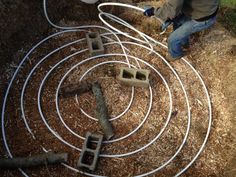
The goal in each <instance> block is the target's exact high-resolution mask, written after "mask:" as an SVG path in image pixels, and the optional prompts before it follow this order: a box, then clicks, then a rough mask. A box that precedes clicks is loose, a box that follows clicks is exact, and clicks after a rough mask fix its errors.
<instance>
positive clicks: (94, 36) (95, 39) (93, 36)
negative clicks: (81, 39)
mask: <svg viewBox="0 0 236 177" xmlns="http://www.w3.org/2000/svg"><path fill="white" fill-rule="evenodd" d="M86 39H87V44H88V48H89V53H90V55H91V56H96V55H101V54H104V46H103V43H102V39H101V36H100V34H99V33H98V32H91V33H87V34H86Z"/></svg>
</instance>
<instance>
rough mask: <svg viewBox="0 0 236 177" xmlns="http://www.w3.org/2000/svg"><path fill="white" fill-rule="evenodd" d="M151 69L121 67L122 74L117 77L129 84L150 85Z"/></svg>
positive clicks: (137, 85)
mask: <svg viewBox="0 0 236 177" xmlns="http://www.w3.org/2000/svg"><path fill="white" fill-rule="evenodd" d="M149 74H150V71H149V70H145V69H133V68H127V67H121V68H120V74H119V76H118V77H117V79H118V80H119V81H120V82H121V83H123V84H124V85H128V86H136V87H148V86H149Z"/></svg>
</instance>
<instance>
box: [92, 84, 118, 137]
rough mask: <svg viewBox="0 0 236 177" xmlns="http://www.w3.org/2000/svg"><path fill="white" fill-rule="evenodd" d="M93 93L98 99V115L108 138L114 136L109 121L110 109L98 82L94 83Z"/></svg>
mask: <svg viewBox="0 0 236 177" xmlns="http://www.w3.org/2000/svg"><path fill="white" fill-rule="evenodd" d="M92 90H93V94H94V96H95V99H96V104H97V107H96V117H97V119H98V122H99V123H100V125H101V127H102V130H103V132H104V134H105V137H106V139H107V140H109V139H111V138H112V137H113V136H114V133H113V129H112V125H111V123H110V122H109V116H108V110H107V106H106V103H105V99H104V97H103V94H102V90H101V85H100V84H99V83H98V82H96V83H94V84H93V85H92Z"/></svg>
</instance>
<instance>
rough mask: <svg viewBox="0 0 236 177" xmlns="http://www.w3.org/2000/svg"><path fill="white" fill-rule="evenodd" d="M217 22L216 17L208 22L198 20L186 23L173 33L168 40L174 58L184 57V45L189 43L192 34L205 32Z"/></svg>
mask: <svg viewBox="0 0 236 177" xmlns="http://www.w3.org/2000/svg"><path fill="white" fill-rule="evenodd" d="M215 21H216V17H212V18H211V19H209V20H207V21H202V22H198V21H196V20H190V21H186V22H185V23H184V24H183V25H181V26H180V27H179V28H177V29H176V30H175V31H173V32H172V33H171V35H170V36H169V38H168V50H169V53H170V55H171V56H172V57H173V58H179V57H182V56H184V53H183V50H182V45H183V44H185V43H186V41H188V38H189V36H190V35H191V34H193V33H196V32H198V31H201V30H204V29H206V28H209V27H210V26H212V25H213V24H214V23H215Z"/></svg>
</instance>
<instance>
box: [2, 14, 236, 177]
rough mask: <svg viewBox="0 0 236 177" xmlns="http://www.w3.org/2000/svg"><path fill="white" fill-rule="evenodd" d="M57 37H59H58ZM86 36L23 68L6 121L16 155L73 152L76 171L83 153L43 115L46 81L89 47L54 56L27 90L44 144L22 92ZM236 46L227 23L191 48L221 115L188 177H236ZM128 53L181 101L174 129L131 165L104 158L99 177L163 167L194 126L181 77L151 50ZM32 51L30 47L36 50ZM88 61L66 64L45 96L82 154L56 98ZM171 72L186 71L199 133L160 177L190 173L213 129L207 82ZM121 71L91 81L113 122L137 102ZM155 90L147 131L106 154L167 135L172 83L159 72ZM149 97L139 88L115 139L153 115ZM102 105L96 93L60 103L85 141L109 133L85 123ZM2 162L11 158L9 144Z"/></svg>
mask: <svg viewBox="0 0 236 177" xmlns="http://www.w3.org/2000/svg"><path fill="white" fill-rule="evenodd" d="M121 16H122V17H124V18H125V19H127V20H129V21H130V22H132V24H133V25H134V26H135V27H137V28H138V29H140V30H142V31H144V32H145V33H148V35H151V36H152V37H154V38H156V39H159V40H160V41H161V42H163V43H166V38H167V37H168V34H169V33H170V31H171V29H169V30H168V32H167V34H165V35H163V36H160V35H158V31H157V25H158V24H156V23H155V21H154V20H153V19H148V20H143V21H142V22H143V23H142V24H141V23H140V20H139V18H140V16H139V15H132V16H127V15H126V14H121ZM61 23H64V21H61ZM65 23H67V24H71V25H72V24H75V23H76V22H72V21H70V22H69V21H68V22H65ZM81 24H101V23H98V22H96V21H84V22H81ZM143 24H152V25H143ZM123 30H125V29H123ZM51 32H55V30H52V31H51ZM84 35H85V34H84V33H70V34H64V35H61V36H58V37H57V38H54V39H52V40H50V41H49V42H48V43H46V44H44V45H43V46H41V47H40V48H39V49H38V50H36V51H35V52H34V53H33V54H32V55H31V56H30V62H26V63H25V64H24V65H23V67H22V68H21V70H20V73H19V74H18V75H17V77H16V80H15V81H14V83H13V87H12V89H11V90H10V94H9V100H8V102H7V107H6V116H5V117H6V122H5V129H6V135H7V136H6V137H7V141H8V143H9V147H10V149H11V151H12V154H13V156H29V155H33V154H37V153H42V152H43V151H42V147H44V148H46V149H48V150H53V151H55V152H68V153H69V165H71V166H73V167H75V166H76V163H77V160H78V158H79V155H80V153H79V152H78V151H76V150H74V149H72V148H71V147H68V146H66V145H65V144H63V143H62V142H60V141H59V140H58V139H57V138H55V136H54V135H52V133H51V132H50V131H49V130H48V129H47V127H46V126H45V124H44V123H43V121H42V119H41V116H40V114H39V111H38V105H37V94H38V88H39V85H40V82H41V81H42V79H43V77H44V76H45V74H46V73H47V72H48V71H49V70H50V69H51V67H52V66H53V65H55V64H56V63H57V62H58V61H60V60H61V59H62V58H64V57H66V56H68V55H70V54H72V53H74V52H75V51H77V50H80V49H83V48H85V47H86V43H85V42H81V43H79V44H74V45H72V46H70V47H67V48H65V49H63V50H61V51H60V52H58V53H56V54H55V55H53V56H51V57H50V58H49V59H48V60H47V61H46V62H44V63H43V64H41V65H40V67H39V68H38V69H37V70H36V71H35V73H34V74H33V76H32V78H31V79H30V82H29V85H28V86H27V88H26V93H25V97H24V98H25V99H24V106H25V116H26V119H27V122H28V124H29V126H30V128H31V129H32V132H33V133H34V135H35V137H36V140H34V139H33V138H32V136H31V135H30V134H29V132H28V131H27V129H26V128H25V125H24V122H23V120H22V119H21V112H20V92H21V90H22V86H23V84H24V82H25V79H26V76H27V75H28V73H29V72H30V70H31V69H32V68H33V66H35V64H36V63H37V62H38V61H39V59H40V58H42V57H43V56H45V55H46V54H48V53H49V51H52V50H53V49H55V48H56V47H59V46H61V45H63V44H66V43H67V42H69V41H73V40H75V39H80V38H82V37H84ZM133 35H135V34H133ZM122 39H123V38H122ZM235 44H236V38H235V37H234V36H233V35H232V34H230V33H229V32H228V31H227V29H225V28H224V27H222V26H221V24H219V23H216V25H215V26H214V27H213V28H211V29H209V30H207V31H204V32H201V33H199V34H197V35H194V36H192V38H191V48H190V51H189V52H188V53H189V55H188V56H187V60H188V61H189V62H190V63H191V64H192V65H193V66H194V67H195V68H196V70H197V71H198V72H199V73H200V74H201V76H202V77H203V79H204V81H205V83H206V85H207V88H208V89H209V93H210V97H211V103H212V108H213V114H212V117H213V123H212V128H211V133H210V137H209V139H208V142H207V145H206V147H205V149H204V151H203V153H202V154H201V155H200V157H199V158H198V159H197V161H196V162H195V163H194V164H193V165H192V166H191V167H190V168H189V169H188V170H187V172H186V173H185V174H183V175H182V176H193V177H195V176H196V177H197V176H211V177H214V176H215V177H223V176H224V177H234V176H236V159H235V157H236V149H235V144H236V142H235V136H236V130H235V127H236V126H235V125H236V121H235V118H236V110H235V102H236V94H235V93H236V87H235V86H236V55H235V50H236V46H235ZM126 47H127V48H128V49H129V50H130V54H131V55H133V56H136V57H140V58H143V59H145V61H147V62H149V63H150V64H151V65H152V66H154V67H156V68H157V69H158V70H159V71H160V73H161V74H162V75H163V76H164V78H165V79H166V80H167V82H168V85H170V89H171V92H172V94H173V106H174V110H175V111H173V112H172V117H171V120H170V123H169V125H168V126H167V129H166V131H165V132H164V133H163V135H162V136H161V137H160V139H159V140H158V141H157V142H155V143H153V144H152V145H151V146H150V147H148V148H147V149H145V150H144V151H142V152H140V153H137V154H134V155H132V156H130V157H125V158H101V159H100V161H99V164H98V169H97V171H96V174H100V175H108V176H134V175H137V174H140V173H144V172H147V171H150V170H152V169H154V168H157V167H158V166H160V165H161V164H163V163H164V162H165V161H167V160H168V158H170V157H171V156H172V155H173V154H174V153H175V152H176V150H177V149H178V147H179V145H180V144H181V141H182V140H183V137H184V134H185V130H186V127H187V121H186V120H187V111H186V110H187V106H186V103H185V99H184V93H183V91H182V89H181V87H180V84H179V82H178V81H177V79H176V78H175V77H174V75H173V73H172V72H171V71H170V70H169V68H168V67H167V66H166V65H165V64H164V63H163V62H162V61H161V60H160V58H158V57H157V56H155V55H154V54H149V53H148V52H149V51H148V50H146V49H142V48H139V47H137V46H132V45H126ZM26 48H28V46H27V47H26ZM105 49H106V53H116V52H117V53H118V52H120V48H118V47H117V46H116V45H111V46H107V47H106V48H105ZM155 49H156V50H157V51H159V52H160V53H161V54H163V55H165V54H166V50H165V49H163V48H160V47H156V48H155ZM25 52H26V51H22V50H21V51H18V52H17V54H16V56H18V57H17V58H22V57H23V56H24V54H25ZM88 57H89V54H88V52H85V53H83V54H80V55H78V56H76V57H73V58H72V59H71V60H69V61H66V62H65V63H63V64H62V65H61V66H60V67H58V68H56V69H55V71H54V72H53V73H52V74H51V75H50V77H49V80H47V81H46V82H45V86H44V89H43V91H42V97H41V103H42V110H43V113H44V116H45V117H46V120H47V122H48V124H49V125H50V126H51V127H52V128H53V129H54V130H55V131H56V132H57V134H59V136H60V137H62V138H63V139H65V140H67V141H68V142H69V143H71V144H73V145H74V146H76V147H79V148H81V147H82V144H83V141H82V140H80V139H78V138H77V137H75V136H74V135H72V134H71V133H68V130H67V129H65V127H64V126H63V125H62V123H61V122H60V120H59V118H58V115H57V113H56V111H55V110H56V108H55V91H56V87H57V85H58V83H59V81H60V79H61V77H62V76H63V75H64V73H65V72H66V71H68V69H69V68H71V67H72V66H73V65H74V64H75V63H78V62H80V61H82V60H83V59H84V58H88ZM101 60H102V61H106V58H101ZM109 60H120V57H110V58H109ZM16 62H18V60H17V61H13V62H12V63H11V64H10V65H8V66H6V67H5V68H2V71H4V73H5V74H3V75H1V79H0V82H1V83H0V86H1V90H5V88H6V85H7V83H8V81H9V79H10V78H11V76H12V74H13V72H14V70H15V68H16ZM97 63H99V61H96V60H93V61H91V62H88V63H85V64H83V65H81V66H80V67H78V68H76V69H75V70H73V71H72V72H71V74H70V75H69V77H68V78H67V79H66V81H65V83H63V84H67V83H74V82H77V81H78V78H79V77H80V76H81V75H82V74H83V73H84V71H86V69H87V68H88V67H91V66H93V65H94V64H97ZM132 63H133V64H135V62H134V61H132ZM171 65H172V66H173V67H174V68H175V70H176V71H177V72H178V74H179V76H180V78H181V79H182V81H183V83H184V85H185V86H186V90H187V93H188V96H189V101H190V107H191V113H192V117H191V118H192V122H191V129H190V134H189V137H188V141H187V143H186V144H185V146H184V148H183V150H182V151H181V153H180V154H179V155H178V156H177V157H176V159H175V160H174V161H173V162H172V163H170V164H169V165H168V166H167V167H165V168H164V169H163V170H161V171H160V172H158V173H156V174H154V175H153V176H173V175H174V174H176V172H179V171H180V170H181V169H182V168H183V167H184V166H186V164H188V163H189V162H190V161H191V160H192V158H193V157H194V154H196V153H197V151H198V150H199V148H200V146H201V144H202V143H203V140H204V137H205V134H206V130H207V125H208V109H207V100H206V96H205V95H204V92H203V88H202V86H201V84H200V82H199V80H198V79H197V77H196V76H195V74H194V73H193V72H192V71H191V70H190V69H189V67H188V66H187V65H186V64H185V63H184V62H183V61H177V62H174V63H171ZM120 66H123V65H121V64H108V65H104V66H101V67H99V69H95V70H94V71H92V72H91V73H89V74H88V76H86V78H85V79H86V80H88V81H94V78H96V79H99V80H100V81H101V83H102V89H103V93H104V96H105V99H106V103H107V105H108V111H109V115H111V117H112V116H114V115H117V114H119V113H121V112H122V111H123V110H124V109H125V108H126V106H127V104H128V102H129V99H130V95H131V88H129V87H123V86H121V85H120V83H119V82H118V81H117V80H116V78H115V75H117V74H118V69H119V67H120ZM141 67H142V68H145V69H150V68H148V67H147V66H146V65H144V64H141ZM151 86H152V87H153V105H152V109H151V112H150V115H149V117H148V119H147V121H145V122H144V124H143V126H142V127H141V128H140V130H138V131H137V132H136V133H135V134H134V135H132V136H130V137H128V138H127V139H126V140H122V141H119V142H116V143H111V144H106V145H104V146H103V148H102V153H107V154H117V153H118V154H121V153H126V152H129V151H133V150H135V149H137V148H140V147H142V146H144V145H145V144H147V143H148V142H150V141H151V140H152V139H153V138H154V137H155V136H156V135H157V134H158V132H160V130H161V128H162V127H163V125H164V123H165V121H166V118H167V115H168V106H169V97H168V92H167V90H166V88H165V85H164V83H163V82H162V80H161V79H160V77H159V76H158V75H156V74H155V73H154V71H153V70H152V71H151ZM3 95H4V93H3V92H1V93H0V96H1V98H3ZM149 96H150V93H149V90H148V89H144V88H136V89H135V97H134V101H133V104H132V105H131V107H130V109H129V111H128V112H127V113H126V114H125V115H124V116H122V118H120V119H118V120H116V121H113V122H112V124H113V127H114V130H115V137H114V138H118V137H121V136H124V135H126V134H128V133H129V132H131V131H132V130H134V129H135V128H136V127H137V126H138V125H139V124H140V122H142V120H143V118H144V116H145V114H146V113H147V110H148V106H149V101H150V99H149ZM95 105H96V103H95V99H94V97H93V95H92V94H91V93H86V94H84V95H82V96H80V97H79V98H78V102H77V101H76V100H75V99H74V97H72V98H66V99H63V98H60V99H59V107H60V112H61V114H62V117H63V119H64V121H65V123H66V124H67V125H68V127H70V128H71V129H72V130H73V131H74V132H76V133H77V134H79V135H81V136H85V133H86V132H87V131H92V132H96V133H102V132H101V128H100V126H99V124H98V123H97V122H95V121H93V120H90V119H88V118H87V117H85V116H84V115H83V114H82V113H81V111H80V109H79V108H83V109H84V110H85V112H87V113H89V114H91V115H92V116H95V112H94V110H95ZM1 142H3V141H1ZM0 157H2V158H3V157H7V153H6V150H5V148H4V146H3V143H1V148H0ZM26 173H27V174H29V175H30V176H53V177H54V176H55V177H56V176H84V175H80V174H78V173H75V172H73V171H71V170H69V169H67V168H65V167H62V166H55V167H49V166H44V167H41V168H34V169H31V170H26ZM0 174H1V176H4V177H5V176H6V177H8V176H20V175H21V174H20V172H19V171H17V170H15V171H3V170H0Z"/></svg>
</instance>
